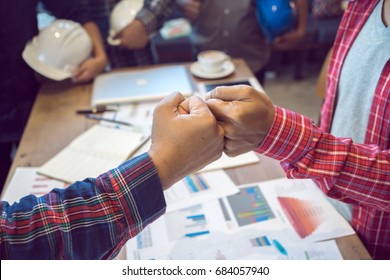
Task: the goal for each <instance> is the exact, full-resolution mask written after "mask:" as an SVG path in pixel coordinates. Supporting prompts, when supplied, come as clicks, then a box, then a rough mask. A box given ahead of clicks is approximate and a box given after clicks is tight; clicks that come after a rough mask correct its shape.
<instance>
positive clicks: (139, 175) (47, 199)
mask: <svg viewBox="0 0 390 280" xmlns="http://www.w3.org/2000/svg"><path fill="white" fill-rule="evenodd" d="M223 137H224V133H223V129H222V127H221V126H219V125H218V123H217V121H216V119H215V117H214V116H213V114H212V113H211V112H210V110H209V109H208V107H207V105H206V103H205V102H204V101H203V100H201V99H200V98H199V97H190V98H189V99H186V100H185V99H184V97H183V96H182V95H181V94H179V93H175V94H171V95H170V96H168V97H167V98H165V99H164V100H162V101H161V102H160V103H159V105H158V106H157V107H156V108H155V110H154V114H153V129H152V145H151V147H150V149H149V153H148V154H143V155H141V156H139V157H136V158H133V159H131V160H129V161H127V162H126V163H124V164H122V165H120V166H119V167H118V168H115V169H112V170H111V171H108V172H107V173H104V174H102V175H100V176H99V177H98V178H96V179H95V178H89V179H86V180H84V181H82V182H76V183H74V184H72V185H71V186H69V187H67V188H66V189H61V190H59V189H56V190H53V191H51V192H50V193H48V194H46V195H44V196H43V197H40V198H37V197H36V196H33V195H30V196H27V197H24V198H22V199H21V200H20V202H19V203H15V204H13V205H9V204H8V203H7V202H0V212H1V218H0V259H107V258H113V257H115V256H116V254H117V253H118V252H119V249H120V248H121V247H122V246H123V245H124V244H125V243H126V241H127V240H128V239H129V238H132V237H134V236H135V235H137V234H138V233H139V232H140V231H142V230H143V229H144V228H145V227H146V226H147V225H148V224H149V223H151V222H153V221H154V220H155V219H157V218H158V217H159V216H160V215H162V214H163V213H164V211H165V200H164V196H163V190H166V189H168V188H169V187H170V186H172V185H173V184H174V183H176V182H177V181H179V180H180V179H182V178H183V177H184V176H186V175H187V174H190V173H193V172H195V171H197V170H200V169H201V168H203V167H204V166H205V165H207V164H208V163H210V162H212V161H214V160H216V159H218V158H219V157H220V156H221V155H222V150H223Z"/></svg>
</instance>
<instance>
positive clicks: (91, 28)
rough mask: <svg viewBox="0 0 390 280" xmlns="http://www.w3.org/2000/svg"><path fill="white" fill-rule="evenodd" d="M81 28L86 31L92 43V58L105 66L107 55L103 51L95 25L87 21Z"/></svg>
mask: <svg viewBox="0 0 390 280" xmlns="http://www.w3.org/2000/svg"><path fill="white" fill-rule="evenodd" d="M83 27H84V28H85V30H86V31H87V33H88V35H89V37H90V38H91V41H92V46H93V54H94V57H96V58H99V59H101V60H102V62H105V64H107V54H106V51H105V49H104V44H103V39H102V36H101V34H100V31H99V28H98V26H97V25H96V23H94V22H92V21H89V22H86V23H84V25H83Z"/></svg>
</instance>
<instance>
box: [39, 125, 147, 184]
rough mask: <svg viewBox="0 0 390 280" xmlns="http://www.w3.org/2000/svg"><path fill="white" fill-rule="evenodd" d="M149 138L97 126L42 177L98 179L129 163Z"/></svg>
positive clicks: (43, 170)
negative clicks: (109, 171)
mask: <svg viewBox="0 0 390 280" xmlns="http://www.w3.org/2000/svg"><path fill="white" fill-rule="evenodd" d="M148 138H149V136H146V135H144V134H142V133H138V132H133V131H131V130H124V129H118V128H113V127H105V126H102V125H95V126H93V127H91V128H90V129H89V130H87V131H86V132H84V133H83V134H81V135H80V136H79V137H77V138H76V139H74V140H73V141H72V142H71V143H70V144H69V145H68V146H67V147H65V148H64V149H63V150H62V151H60V152H59V153H58V154H57V155H55V156H54V157H53V158H51V159H50V160H49V161H48V162H46V163H45V164H44V165H43V166H41V168H39V169H38V173H39V174H41V175H45V176H48V177H50V178H53V179H57V180H61V181H64V182H67V183H73V182H75V181H80V180H84V179H85V178H88V177H97V176H99V175H100V174H102V173H104V172H106V171H108V170H110V169H113V168H115V167H118V166H119V165H120V164H121V163H123V162H124V161H126V160H127V159H128V158H129V157H130V155H132V154H133V153H134V152H135V151H136V150H137V149H138V148H139V147H140V146H141V145H142V144H143V143H144V142H145V141H147V140H148Z"/></svg>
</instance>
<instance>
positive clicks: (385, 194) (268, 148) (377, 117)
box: [257, 0, 390, 259]
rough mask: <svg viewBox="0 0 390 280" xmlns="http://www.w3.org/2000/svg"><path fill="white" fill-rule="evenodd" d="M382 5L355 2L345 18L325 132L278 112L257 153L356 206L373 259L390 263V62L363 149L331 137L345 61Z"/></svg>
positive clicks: (336, 51)
mask: <svg viewBox="0 0 390 280" xmlns="http://www.w3.org/2000/svg"><path fill="white" fill-rule="evenodd" d="M378 2H379V0H374V1H366V0H357V1H351V3H350V5H349V6H348V9H347V10H346V12H345V14H344V17H343V20H342V22H341V24H340V28H339V32H338V34H337V37H336V41H335V44H334V52H333V56H332V58H331V62H330V66H329V71H328V79H327V96H326V99H325V103H324V105H323V108H322V111H321V122H322V123H321V128H319V127H317V126H316V125H315V124H313V122H312V121H311V120H310V119H308V118H306V117H304V116H302V115H300V114H297V113H294V112H291V111H288V110H285V109H283V108H279V107H276V117H275V121H274V124H273V126H272V127H271V130H270V132H269V133H268V135H267V137H266V139H264V141H263V143H262V144H261V145H260V147H259V148H258V150H257V152H259V153H263V154H265V155H267V156H270V157H273V158H275V159H278V160H280V161H282V166H283V168H284V169H285V170H286V173H287V176H288V177H290V178H312V179H313V180H314V181H315V182H316V183H317V184H318V186H319V188H320V189H321V190H322V191H323V192H324V193H325V194H327V195H328V196H330V197H332V198H336V199H338V200H341V201H343V202H346V203H349V204H351V205H353V216H352V226H353V227H354V229H355V230H356V232H357V234H358V235H359V236H360V238H361V239H362V241H363V243H364V244H365V246H366V247H367V249H368V250H369V252H370V253H371V254H372V256H373V258H375V259H390V213H389V212H390V59H389V60H388V61H387V63H386V65H385V67H384V68H383V70H382V74H381V76H380V78H379V80H378V83H377V87H376V90H375V96H374V98H373V101H372V106H371V112H370V117H369V123H368V128H367V132H366V136H365V144H355V143H353V142H352V140H351V139H349V138H336V137H334V136H333V135H330V134H329V133H328V132H329V131H330V127H331V122H332V117H333V113H334V111H335V104H336V102H335V101H336V98H337V87H338V82H339V77H340V72H341V68H342V64H343V61H344V59H345V57H346V55H347V52H348V50H349V49H350V48H351V46H352V43H353V41H354V39H355V38H356V37H357V35H358V33H359V32H360V30H361V29H362V27H363V25H364V23H365V22H366V20H367V19H368V17H369V16H370V14H371V12H372V11H373V9H374V8H375V6H376V4H377V3H378ZM368 67H369V66H368ZM367 70H368V71H367V75H370V72H369V68H368V69H367ZM363 78H364V77H362V79H363Z"/></svg>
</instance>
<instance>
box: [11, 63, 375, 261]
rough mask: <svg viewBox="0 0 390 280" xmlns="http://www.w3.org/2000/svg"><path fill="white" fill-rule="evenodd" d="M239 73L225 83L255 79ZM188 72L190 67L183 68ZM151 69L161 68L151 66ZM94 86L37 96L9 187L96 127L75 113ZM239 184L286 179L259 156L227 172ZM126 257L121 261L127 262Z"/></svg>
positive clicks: (344, 244) (57, 88)
mask: <svg viewBox="0 0 390 280" xmlns="http://www.w3.org/2000/svg"><path fill="white" fill-rule="evenodd" d="M233 62H234V64H235V66H236V71H235V72H234V73H233V74H232V75H230V76H228V77H226V78H224V79H221V81H222V80H230V81H231V80H239V79H244V78H248V77H252V76H253V74H252V72H251V71H250V70H249V68H248V67H247V65H246V63H245V62H244V61H243V60H240V59H237V60H234V61H233ZM184 65H185V66H186V68H187V70H189V66H190V64H189V63H186V64H184ZM148 67H158V65H155V66H148ZM148 67H134V68H129V69H127V70H140V69H145V68H148ZM189 76H190V79H191V82H192V84H193V86H194V89H195V88H196V84H197V83H199V82H207V81H206V80H203V79H199V78H195V77H193V76H192V75H191V74H189ZM91 90H92V84H83V85H73V84H72V83H70V82H69V81H66V82H45V83H44V84H43V85H42V87H41V89H40V91H39V93H38V96H37V99H36V101H35V104H34V107H33V109H32V112H31V115H30V118H29V120H28V123H27V126H26V129H25V131H24V134H23V137H22V140H21V142H20V145H19V148H18V150H17V153H16V156H15V159H14V162H13V164H12V166H11V169H10V172H9V174H8V178H7V184H6V186H7V185H8V182H9V180H10V178H11V177H12V174H13V173H14V171H15V169H16V167H20V166H34V167H36V166H41V165H42V164H44V163H45V162H46V161H47V160H49V159H50V158H51V157H53V156H54V155H55V154H57V153H58V152H59V151H61V150H62V149H63V148H64V147H66V146H67V145H68V144H69V143H70V142H71V141H72V140H73V139H74V138H75V137H77V136H78V135H80V134H81V133H83V132H84V131H86V130H87V129H88V128H89V127H91V126H92V125H94V124H95V123H96V121H93V120H89V119H86V118H85V117H84V116H82V115H77V114H76V113H75V111H76V109H80V108H88V107H90V98H91ZM226 172H227V173H228V175H229V176H230V177H231V178H232V180H233V181H234V182H235V183H236V184H246V183H253V182H260V181H265V180H270V179H276V178H281V177H285V174H284V172H283V170H282V168H281V167H280V165H279V163H278V162H277V161H275V160H273V159H270V158H267V157H264V156H260V163H258V164H255V165H250V166H245V167H239V168H231V169H229V170H226ZM336 242H337V245H338V246H339V248H340V251H341V253H342V255H343V257H344V259H371V257H370V255H369V254H368V252H367V250H366V249H365V247H364V246H363V244H362V242H361V241H360V240H359V238H358V237H357V235H356V234H355V235H352V236H347V237H342V238H338V239H337V240H336ZM124 257H125V256H124V253H123V252H122V254H120V255H119V258H124Z"/></svg>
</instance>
